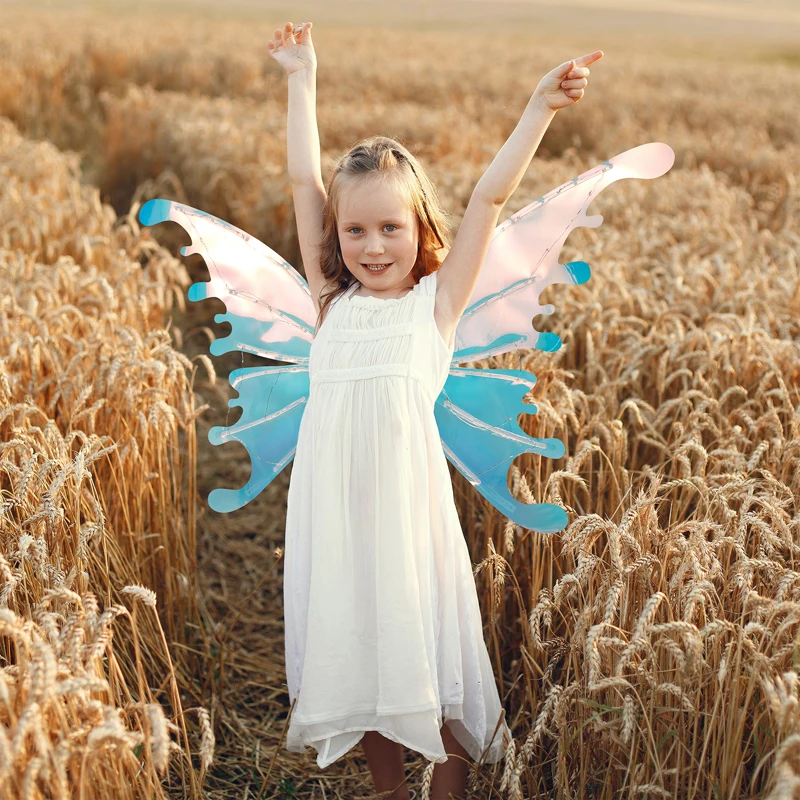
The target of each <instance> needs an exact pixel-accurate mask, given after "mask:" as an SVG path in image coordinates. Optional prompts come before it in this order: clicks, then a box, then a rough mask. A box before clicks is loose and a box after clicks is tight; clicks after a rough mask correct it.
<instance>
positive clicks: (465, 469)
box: [434, 367, 567, 533]
mask: <svg viewBox="0 0 800 800" xmlns="http://www.w3.org/2000/svg"><path fill="white" fill-rule="evenodd" d="M535 381H536V379H535V378H534V376H533V375H532V374H531V373H530V372H528V371H527V370H510V369H460V368H458V367H452V368H451V369H450V374H449V375H448V378H447V380H446V381H445V385H444V388H443V389H442V392H441V394H440V395H439V397H438V398H437V400H436V406H435V408H434V413H435V415H436V422H437V424H438V426H439V435H440V436H441V437H442V445H443V447H444V452H445V455H446V456H447V458H448V459H450V461H451V462H452V463H453V464H454V465H455V467H456V468H457V469H458V470H459V472H461V474H462V475H463V476H464V477H465V478H466V479H467V480H468V481H469V482H470V483H471V484H472V485H473V486H474V487H475V488H476V489H477V490H478V491H479V492H480V493H481V494H482V495H483V496H484V497H485V498H486V499H487V500H488V501H489V502H490V503H491V504H492V505H493V506H494V507H495V508H497V509H498V510H499V511H500V512H501V513H503V514H504V515H505V516H507V517H508V518H509V519H511V520H513V521H514V522H516V523H517V524H518V525H522V527H524V528H529V529H531V530H536V531H540V532H541V533H553V532H554V531H560V530H562V529H563V528H564V527H565V526H566V524H567V514H566V512H565V511H564V510H563V509H562V508H559V507H558V506H555V505H551V504H548V503H530V504H529V503H520V502H519V500H515V499H514V497H512V495H511V493H510V492H509V491H508V483H507V480H508V470H509V467H510V466H511V462H512V461H513V460H514V459H515V458H516V457H517V456H519V455H520V454H521V453H538V454H539V455H543V456H547V457H548V458H560V457H561V456H563V455H564V444H563V442H561V440H560V439H533V438H531V437H530V436H528V435H527V434H526V433H524V432H523V430H522V429H521V428H520V426H519V424H518V423H517V417H518V416H519V415H520V414H523V413H528V414H531V413H535V411H536V406H533V405H530V404H526V403H523V402H522V398H523V396H524V395H526V394H527V393H528V392H529V391H530V390H531V389H532V388H533V386H534V383H535Z"/></svg>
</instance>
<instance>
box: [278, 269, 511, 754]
mask: <svg viewBox="0 0 800 800" xmlns="http://www.w3.org/2000/svg"><path fill="white" fill-rule="evenodd" d="M436 280H437V273H435V272H434V273H433V274H431V275H428V276H426V277H424V278H422V280H420V282H419V283H418V284H417V285H416V286H415V287H414V288H413V290H412V291H410V292H408V293H407V294H405V295H403V296H402V297H400V298H398V299H385V300H382V299H380V298H376V297H360V296H354V295H353V292H354V291H355V290H356V289H357V288H358V286H359V284H358V283H354V284H353V285H352V286H351V287H349V289H347V290H346V292H345V293H343V294H342V295H340V296H339V297H338V298H337V299H336V300H335V301H334V303H333V304H332V305H331V306H330V307H329V309H328V312H327V316H326V318H325V320H324V322H323V324H322V326H321V327H320V329H319V331H318V333H317V336H316V338H315V339H314V341H313V344H312V347H311V356H310V365H309V372H310V381H311V389H310V393H309V397H308V402H307V406H306V409H305V411H304V413H303V418H302V420H301V424H300V430H299V436H298V442H297V452H296V454H295V457H294V464H293V466H292V474H291V479H290V484H289V494H288V506H287V514H286V540H285V561H284V617H285V636H286V676H287V683H288V688H289V697H290V701H291V702H293V701H294V700H295V698H297V704H296V705H295V707H294V711H293V713H292V716H291V720H290V725H289V730H288V732H287V741H286V747H287V749H288V750H290V751H292V752H303V750H304V749H305V747H306V746H311V747H313V748H314V749H315V750H316V751H317V763H318V764H319V766H320V767H323V768H324V767H326V766H328V765H329V764H331V763H332V762H334V761H336V760H337V759H338V758H340V757H341V756H343V755H344V754H345V753H346V752H347V751H348V750H350V749H351V748H352V747H353V746H354V745H356V744H357V743H358V742H359V741H360V739H361V737H362V736H363V735H364V732H365V731H368V730H375V731H379V732H380V733H382V734H383V735H384V736H386V737H387V738H389V739H392V740H394V741H396V742H400V743H401V744H402V745H404V746H406V747H408V748H411V749H412V750H415V751H417V752H419V753H421V754H422V755H424V756H425V757H426V758H427V759H429V760H431V761H433V760H437V759H439V760H443V759H444V758H445V749H444V745H443V742H442V738H441V733H440V730H439V729H440V727H441V725H442V723H443V722H445V721H448V724H449V727H450V729H451V731H452V732H453V735H454V736H455V738H456V740H457V741H458V742H459V743H460V744H461V745H462V746H463V747H464V748H465V749H466V750H467V752H468V753H469V754H470V756H471V757H472V758H473V759H475V761H479V760H480V759H481V758H482V756H483V755H484V751H485V750H486V749H487V748H488V752H487V754H486V758H485V759H484V761H485V762H488V763H494V762H496V761H499V760H500V758H501V757H502V755H503V735H504V732H505V735H506V736H508V738H510V737H511V732H510V730H509V729H508V725H507V724H506V723H505V720H504V721H503V723H502V724H501V725H500V726H499V727H498V729H497V732H496V733H494V732H495V726H496V725H497V722H498V719H499V717H500V713H501V710H502V707H501V703H500V698H499V695H498V692H497V687H496V685H495V680H494V675H493V673H492V665H491V662H490V660H489V654H488V652H487V650H486V644H485V642H484V639H483V628H482V623H481V614H480V606H479V604H478V596H477V591H476V586H475V579H474V576H473V573H472V562H471V560H470V555H469V550H468V548H467V544H466V541H465V540H464V536H463V533H462V530H461V526H460V523H459V519H458V514H457V512H456V507H455V503H454V501H453V489H452V483H451V480H450V473H449V471H448V468H447V462H446V459H445V455H444V451H443V449H442V444H441V439H440V437H439V430H438V427H437V424H436V420H435V418H434V413H433V409H434V403H435V401H436V398H437V397H438V395H439V393H440V392H441V390H442V387H443V386H444V382H445V380H446V378H447V374H448V369H449V366H450V359H451V358H452V352H453V350H452V344H451V345H450V346H448V345H447V344H445V342H444V340H443V339H442V336H441V334H440V333H439V330H438V328H437V326H436V322H435V320H434V315H433V307H434V301H435V294H436ZM493 734H494V738H492V736H493Z"/></svg>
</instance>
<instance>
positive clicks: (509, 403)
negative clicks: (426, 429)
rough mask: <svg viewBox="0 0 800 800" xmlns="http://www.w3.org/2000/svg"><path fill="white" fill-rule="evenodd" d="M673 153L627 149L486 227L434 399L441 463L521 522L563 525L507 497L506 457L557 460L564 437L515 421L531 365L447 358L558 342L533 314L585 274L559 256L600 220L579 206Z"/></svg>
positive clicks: (543, 510) (528, 408) (651, 147)
mask: <svg viewBox="0 0 800 800" xmlns="http://www.w3.org/2000/svg"><path fill="white" fill-rule="evenodd" d="M674 160H675V154H674V153H673V151H672V149H671V148H670V147H669V146H668V145H666V144H661V143H651V144H646V145H641V146H640V147H635V148H633V149H632V150H627V151H626V152H624V153H621V154H620V155H618V156H615V157H614V158H612V159H609V160H608V161H606V162H604V163H603V164H601V165H599V166H597V167H595V168H594V169H591V170H589V171H587V172H584V173H583V174H582V175H579V176H578V177H577V178H573V179H572V180H571V181H569V182H568V183H565V184H564V185H563V186H559V187H558V188H557V189H554V190H553V191H551V192H549V193H548V194H546V195H545V196H544V197H540V198H539V199H538V200H536V201H535V202H533V203H531V204H530V205H528V206H526V207H525V208H523V209H522V210H521V211H519V212H517V213H516V214H514V215H513V216H512V217H510V218H509V219H507V220H506V221H505V222H503V223H502V224H501V225H499V226H498V227H497V228H496V229H495V234H494V237H493V239H492V242H491V244H490V246H489V251H488V253H487V256H486V260H485V262H484V264H483V266H482V268H481V272H480V275H479V278H478V282H477V284H476V286H475V289H474V291H473V293H472V297H471V298H470V301H469V305H468V306H467V309H466V310H465V312H464V314H463V315H462V317H461V321H460V322H459V324H458V327H457V328H456V333H455V344H454V353H453V359H452V364H453V367H451V369H450V374H449V376H448V378H447V381H446V382H445V385H444V388H443V389H442V392H441V394H440V396H439V398H438V399H437V403H436V418H437V422H438V424H439V431H440V433H441V436H442V443H443V445H444V449H445V453H446V454H447V457H448V458H449V459H450V461H451V462H452V463H453V464H454V465H455V467H456V468H457V469H458V470H459V471H460V472H461V473H462V475H464V477H466V478H467V480H469V481H470V483H472V484H473V486H475V488H476V489H477V490H478V491H479V492H480V493H481V494H482V495H483V496H484V497H485V498H486V499H487V500H489V502H491V503H492V505H494V506H495V507H496V508H497V509H499V510H500V511H501V512H502V513H503V514H505V515H506V516H507V517H509V519H511V520H513V521H514V522H516V523H517V524H519V525H522V526H523V527H525V528H528V529H531V530H536V531H539V532H541V533H553V532H554V531H559V530H562V529H563V528H564V527H565V526H566V524H567V515H566V513H565V512H564V510H563V509H561V508H559V507H558V506H555V505H551V504H547V503H542V504H527V503H520V502H519V501H518V500H516V499H514V497H513V496H512V495H511V493H510V492H509V490H508V470H509V468H510V466H511V463H512V462H513V460H514V459H515V458H516V457H518V456H519V455H521V454H523V453H538V454H540V455H544V456H547V457H548V458H559V457H561V456H562V455H563V454H564V445H563V444H562V443H561V442H560V441H559V440H557V439H535V438H532V437H530V436H528V435H527V434H525V433H524V432H523V431H522V429H521V428H520V427H519V425H518V423H517V417H518V415H519V414H520V413H535V411H536V408H535V406H532V405H528V404H523V403H522V402H521V400H522V396H523V395H524V394H526V393H527V392H528V391H529V389H531V388H532V387H533V385H534V381H535V378H534V376H533V375H532V374H531V373H529V372H527V371H526V370H474V369H461V368H458V367H455V365H456V364H462V363H464V362H466V361H474V360H478V359H485V358H488V357H490V356H494V355H500V354H502V353H507V352H510V351H512V350H520V349H530V348H536V349H538V350H546V351H555V350H558V349H559V348H560V347H561V339H560V338H559V337H558V336H556V335H555V334H553V333H547V332H544V333H542V332H539V331H537V330H535V329H534V328H533V325H532V318H533V317H535V316H537V315H539V314H552V313H553V310H554V309H553V306H550V305H541V304H540V299H539V298H540V296H541V294H542V292H543V291H544V290H545V289H547V287H548V286H551V285H553V284H555V283H566V284H581V283H585V282H586V281H587V280H589V276H590V274H591V272H590V269H589V266H588V264H586V263H585V262H583V261H574V262H570V263H568V264H560V263H559V261H558V256H559V254H560V252H561V248H562V247H563V245H564V242H565V241H566V239H567V236H568V235H569V234H570V232H571V231H573V230H574V229H575V228H577V227H589V228H596V227H598V226H599V225H600V224H601V223H602V221H603V218H602V217H601V216H592V217H588V216H586V209H587V208H588V207H589V204H590V203H591V202H592V200H594V198H595V197H597V195H598V194H599V193H600V192H601V191H602V190H603V189H604V188H605V187H606V186H608V185H610V184H611V183H613V182H614V181H617V180H620V179H622V178H656V177H659V176H660V175H663V174H664V173H665V172H666V171H667V170H669V168H670V167H671V166H672V164H673V162H674Z"/></svg>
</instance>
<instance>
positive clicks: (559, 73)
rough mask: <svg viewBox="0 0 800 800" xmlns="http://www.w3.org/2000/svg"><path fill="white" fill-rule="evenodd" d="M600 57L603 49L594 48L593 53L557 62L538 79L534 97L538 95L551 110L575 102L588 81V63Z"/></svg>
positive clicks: (581, 95)
mask: <svg viewBox="0 0 800 800" xmlns="http://www.w3.org/2000/svg"><path fill="white" fill-rule="evenodd" d="M602 57H603V51H602V50H595V51H594V53H589V54H588V55H585V56H581V57H580V58H573V59H572V60H571V61H565V62H564V63H563V64H559V65H558V66H557V67H556V68H555V69H554V70H552V71H550V72H548V73H547V75H545V76H544V77H543V78H542V79H541V80H540V81H539V85H538V86H537V87H536V91H535V92H534V97H538V99H539V100H540V101H541V102H542V103H543V104H544V105H545V107H547V108H549V109H550V110H551V111H558V109H559V108H565V107H566V106H571V105H573V104H574V103H577V102H578V100H580V99H581V97H583V90H584V89H585V88H586V85H587V84H588V83H589V81H588V80H587V77H588V76H589V69H588V67H589V64H594V62H595V61H597V60H599V59H601V58H602Z"/></svg>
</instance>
